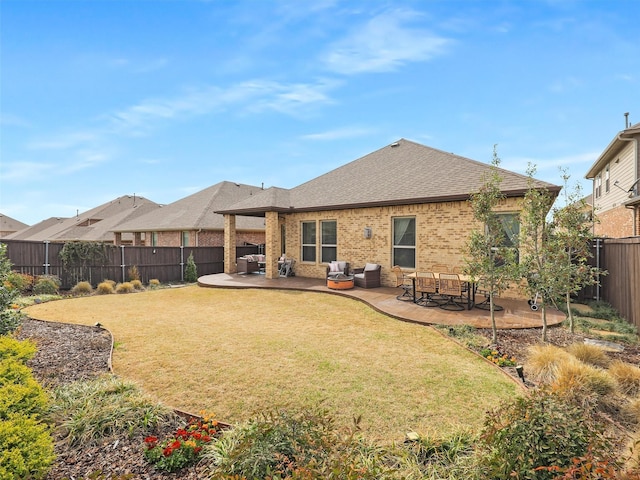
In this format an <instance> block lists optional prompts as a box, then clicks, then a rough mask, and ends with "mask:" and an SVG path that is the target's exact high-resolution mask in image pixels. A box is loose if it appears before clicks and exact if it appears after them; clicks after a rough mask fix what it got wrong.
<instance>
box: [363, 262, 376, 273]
mask: <svg viewBox="0 0 640 480" xmlns="http://www.w3.org/2000/svg"><path fill="white" fill-rule="evenodd" d="M377 269H378V264H377V263H367V264H365V266H364V270H365V272H369V271H371V270H377Z"/></svg>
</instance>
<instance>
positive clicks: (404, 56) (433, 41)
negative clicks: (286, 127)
mask: <svg viewBox="0 0 640 480" xmlns="http://www.w3.org/2000/svg"><path fill="white" fill-rule="evenodd" d="M417 15H418V14H417V13H416V12H413V11H407V10H395V11H391V12H387V13H385V14H381V15H378V16H376V17H374V18H372V19H371V20H370V21H369V22H368V23H367V24H365V25H364V26H363V27H361V28H360V29H358V30H356V31H354V32H352V33H351V35H349V36H348V37H346V38H344V39H342V40H340V41H338V42H336V43H334V44H333V45H332V51H331V52H329V53H327V54H326V55H325V58H324V63H325V64H326V66H327V68H328V69H329V70H331V71H334V72H338V73H342V74H346V75H352V74H358V73H366V72H389V71H393V70H396V69H397V68H399V67H400V66H402V65H404V64H407V63H410V62H424V61H427V60H430V59H431V58H433V57H435V56H437V55H441V54H442V53H443V52H444V50H445V48H446V47H447V45H449V43H450V42H451V41H450V40H449V39H447V38H445V37H441V36H438V35H436V34H434V33H432V32H430V31H428V30H425V29H417V28H411V27H408V26H406V25H405V24H406V23H407V22H408V21H410V20H412V19H414V18H415V17H416V16H417Z"/></svg>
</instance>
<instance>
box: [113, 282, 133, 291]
mask: <svg viewBox="0 0 640 480" xmlns="http://www.w3.org/2000/svg"><path fill="white" fill-rule="evenodd" d="M133 291H134V288H133V285H132V284H131V282H122V283H119V284H118V285H116V293H131V292H133Z"/></svg>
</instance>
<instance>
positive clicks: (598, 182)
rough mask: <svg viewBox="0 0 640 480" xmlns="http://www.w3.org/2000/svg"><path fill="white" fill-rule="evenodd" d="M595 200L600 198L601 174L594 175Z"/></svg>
mask: <svg viewBox="0 0 640 480" xmlns="http://www.w3.org/2000/svg"><path fill="white" fill-rule="evenodd" d="M595 191H596V198H600V195H602V174H601V173H599V174H598V175H596V188H595Z"/></svg>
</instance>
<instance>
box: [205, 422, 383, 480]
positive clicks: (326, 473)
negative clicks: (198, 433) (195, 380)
mask: <svg viewBox="0 0 640 480" xmlns="http://www.w3.org/2000/svg"><path fill="white" fill-rule="evenodd" d="M203 452H204V453H203V458H204V459H205V460H208V461H210V462H211V463H212V465H213V467H212V471H211V474H212V476H211V478H213V479H228V478H246V479H251V480H253V479H264V478H274V479H275V478H290V479H300V480H302V479H323V478H344V479H356V478H357V479H362V480H365V479H372V480H373V479H380V478H386V477H385V475H386V473H385V467H384V464H383V461H382V451H381V450H380V449H378V448H377V447H375V446H372V445H371V444H368V443H366V442H365V441H364V440H362V439H361V438H358V437H356V436H355V435H354V433H353V431H352V432H350V433H348V434H347V435H340V434H339V432H337V431H335V429H334V423H333V420H332V419H330V418H329V417H328V416H327V415H326V414H324V413H315V412H302V413H293V414H292V413H289V412H286V411H284V410H279V411H276V412H271V413H265V414H262V415H260V416H259V417H258V418H255V419H253V420H250V421H248V422H246V423H244V424H242V425H240V426H238V427H236V428H234V429H232V430H227V431H224V432H223V434H222V436H221V438H220V439H218V440H217V441H215V442H214V443H212V444H209V445H207V446H205V448H204V450H203Z"/></svg>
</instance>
